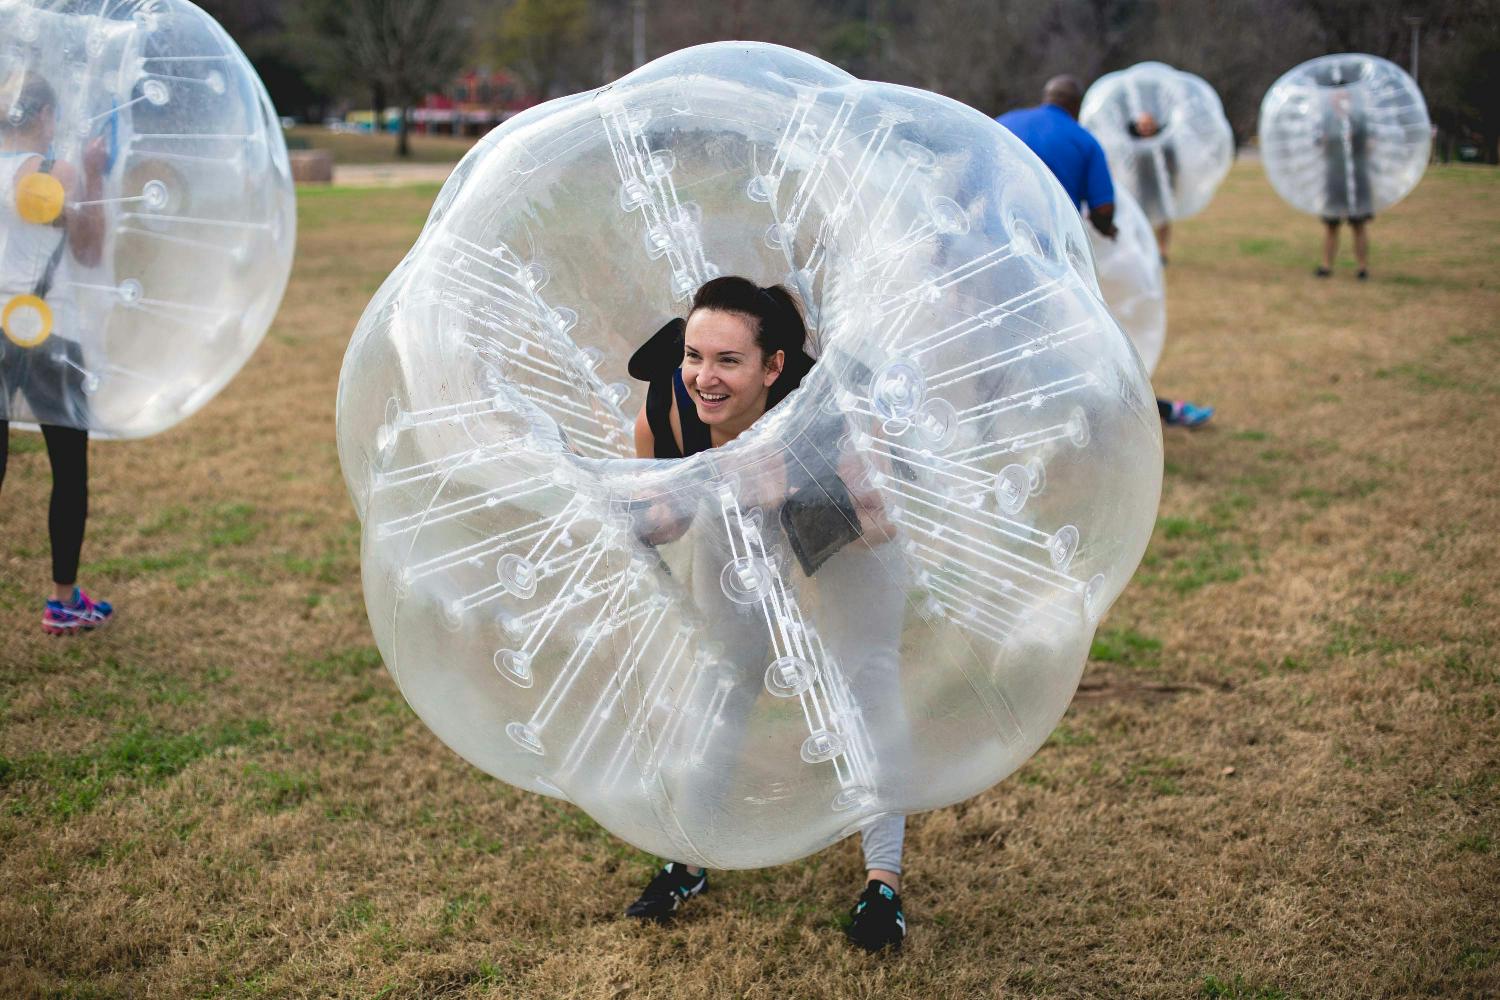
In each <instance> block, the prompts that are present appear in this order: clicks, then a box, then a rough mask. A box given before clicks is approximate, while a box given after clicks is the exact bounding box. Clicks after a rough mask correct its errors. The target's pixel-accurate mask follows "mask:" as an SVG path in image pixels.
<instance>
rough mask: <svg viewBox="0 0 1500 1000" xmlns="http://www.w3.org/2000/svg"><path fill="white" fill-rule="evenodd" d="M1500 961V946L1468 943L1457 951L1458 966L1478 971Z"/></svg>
mask: <svg viewBox="0 0 1500 1000" xmlns="http://www.w3.org/2000/svg"><path fill="white" fill-rule="evenodd" d="M1497 962H1500V946H1495V945H1490V946H1485V945H1477V944H1476V945H1470V946H1469V947H1467V948H1465V949H1464V950H1463V951H1460V952H1459V953H1458V963H1457V964H1458V967H1459V968H1460V969H1468V970H1469V971H1471V972H1478V971H1479V970H1481V969H1488V968H1489V967H1490V966H1492V965H1494V964H1495V963H1497Z"/></svg>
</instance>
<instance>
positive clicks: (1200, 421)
mask: <svg viewBox="0 0 1500 1000" xmlns="http://www.w3.org/2000/svg"><path fill="white" fill-rule="evenodd" d="M1157 408H1158V409H1160V410H1162V421H1163V422H1164V423H1167V424H1170V425H1171V426H1173V427H1201V426H1203V425H1204V424H1206V423H1208V420H1209V418H1210V417H1212V416H1213V415H1214V408H1213V407H1212V406H1198V405H1196V404H1194V403H1189V402H1187V401H1186V400H1182V399H1177V400H1173V401H1172V402H1171V404H1170V405H1169V406H1168V407H1165V408H1163V407H1161V406H1160V404H1158V407H1157Z"/></svg>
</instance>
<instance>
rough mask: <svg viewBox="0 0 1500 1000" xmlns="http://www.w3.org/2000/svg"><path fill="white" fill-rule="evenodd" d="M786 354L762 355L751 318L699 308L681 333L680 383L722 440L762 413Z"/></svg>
mask: <svg viewBox="0 0 1500 1000" xmlns="http://www.w3.org/2000/svg"><path fill="white" fill-rule="evenodd" d="M785 361H786V355H785V353H784V352H782V351H777V352H776V353H775V354H773V355H771V357H770V358H766V357H765V355H764V354H763V353H762V352H761V349H760V346H759V345H758V344H756V342H755V321H754V320H753V319H751V318H750V317H748V316H742V315H740V314H739V313H732V312H722V311H720V310H718V309H699V310H697V311H696V312H694V313H693V314H692V315H691V316H689V317H688V321H687V329H686V330H684V331H683V352H682V382H683V384H684V385H685V386H687V390H688V395H689V396H691V397H692V399H693V405H694V407H695V408H696V409H697V410H698V419H699V420H702V421H703V422H704V423H705V424H708V425H709V428H710V430H712V431H714V432H715V433H714V436H715V438H718V439H720V440H717V441H716V442H715V443H716V444H722V443H723V441H724V440H729V439H732V438H734V437H736V436H737V435H739V434H740V432H742V431H744V430H745V429H746V428H747V427H749V426H750V425H751V424H753V423H755V421H756V420H758V419H760V416H761V415H762V414H763V413H765V412H766V396H767V392H768V390H769V389H770V388H771V384H772V383H773V382H775V381H776V377H777V376H778V375H780V374H781V368H782V365H783V364H784V363H785Z"/></svg>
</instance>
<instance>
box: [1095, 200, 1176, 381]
mask: <svg viewBox="0 0 1500 1000" xmlns="http://www.w3.org/2000/svg"><path fill="white" fill-rule="evenodd" d="M1114 222H1115V229H1116V230H1118V232H1116V234H1115V238H1114V239H1110V238H1109V237H1107V236H1105V235H1103V234H1102V233H1100V232H1099V231H1098V230H1097V229H1095V228H1094V227H1093V226H1089V227H1088V234H1089V241H1090V242H1091V243H1092V244H1093V248H1094V270H1095V273H1096V274H1097V275H1098V278H1099V291H1100V292H1101V293H1102V294H1103V295H1104V302H1105V304H1106V305H1108V306H1109V311H1110V312H1111V313H1112V314H1113V315H1114V317H1115V321H1116V322H1118V323H1119V324H1120V328H1121V329H1122V330H1124V331H1125V334H1126V336H1128V337H1129V338H1130V342H1131V343H1132V344H1134V345H1135V349H1136V352H1137V353H1139V354H1140V356H1141V362H1142V363H1143V364H1145V366H1146V371H1147V372H1154V371H1156V363H1157V361H1159V360H1161V349H1162V346H1163V345H1164V344H1165V343H1166V339H1167V286H1166V281H1165V280H1164V276H1163V274H1162V266H1161V252H1160V250H1159V249H1158V248H1157V245H1156V234H1155V233H1153V232H1152V231H1151V223H1150V222H1148V221H1147V219H1146V213H1145V212H1142V211H1141V206H1140V205H1138V204H1136V200H1135V198H1134V197H1132V196H1131V194H1130V192H1129V191H1127V190H1125V189H1124V188H1115V218H1114Z"/></svg>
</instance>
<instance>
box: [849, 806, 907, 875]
mask: <svg viewBox="0 0 1500 1000" xmlns="http://www.w3.org/2000/svg"><path fill="white" fill-rule="evenodd" d="M905 839H906V817H905V816H877V817H876V818H875V819H873V820H871V821H870V823H869V825H868V826H866V827H865V828H864V829H863V830H861V831H860V832H859V846H860V848H861V849H862V850H863V851H864V852H865V870H866V871H869V870H870V869H872V868H879V869H881V870H882V871H888V872H895V873H896V874H897V875H900V874H901V844H902V841H903V840H905Z"/></svg>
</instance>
